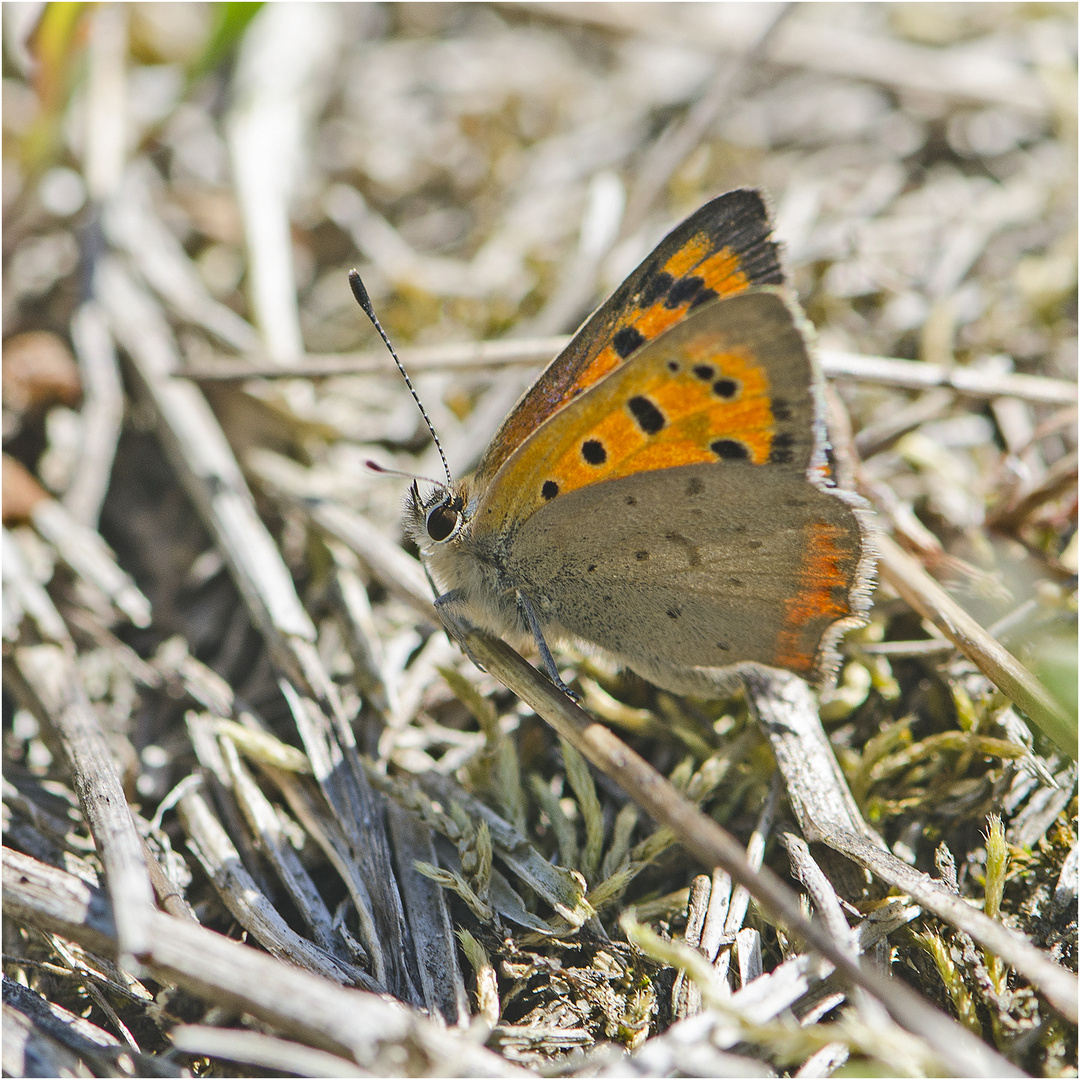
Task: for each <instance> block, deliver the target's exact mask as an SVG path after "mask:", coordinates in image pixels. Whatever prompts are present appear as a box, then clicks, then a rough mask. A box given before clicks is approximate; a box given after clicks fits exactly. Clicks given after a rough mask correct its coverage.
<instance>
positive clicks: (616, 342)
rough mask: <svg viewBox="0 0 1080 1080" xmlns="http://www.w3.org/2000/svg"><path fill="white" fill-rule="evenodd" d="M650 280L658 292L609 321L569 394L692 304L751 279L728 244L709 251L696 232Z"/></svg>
mask: <svg viewBox="0 0 1080 1080" xmlns="http://www.w3.org/2000/svg"><path fill="white" fill-rule="evenodd" d="M649 284H650V285H651V289H652V291H656V292H659V293H660V295H659V296H658V297H657V299H656V300H655V301H654V302H653V303H652V304H651V305H650V306H648V307H646V308H643V309H640V310H633V309H632V310H631V311H629V312H626V313H625V314H624V315H623V316H622V318H621V319H619V320H618V321H617V322H616V323H615V325H614V326H613V327H612V334H611V341H610V342H609V343H608V344H607V345H606V346H605V347H604V348H603V349H601V351H600V352H599V353H597V355H596V356H595V357H594V358H593V360H592V361H591V362H590V363H589V364H588V366H587V367H585V369H584V370H583V371H581V373H580V374H579V375H578V377H577V378H576V379H575V380H574V381H573V382H572V383H571V384H570V387H569V394H570V396H571V397H573V396H576V395H577V394H580V393H581V392H582V391H583V390H588V388H589V387H590V386H592V385H593V384H594V383H596V382H598V381H599V380H600V379H602V378H603V377H604V376H605V375H607V374H608V372H609V371H614V370H615V368H617V367H618V366H619V365H620V364H621V363H622V362H623V361H624V360H625V359H627V358H628V357H629V356H630V355H631V354H632V353H634V352H636V351H637V350H638V349H640V348H641V346H642V345H644V344H646V343H647V342H649V341H652V339H653V338H654V337H656V336H657V335H658V334H660V333H661V332H662V331H664V330H666V329H667V328H668V327H669V326H673V325H674V324H675V323H677V322H681V321H682V320H683V319H684V318H685V317H686V314H687V312H689V311H690V309H691V308H694V307H697V306H698V304H702V303H704V302H705V301H706V300H714V299H716V297H718V296H731V295H732V294H733V293H739V292H744V291H745V290H746V289H747V288H749V286H750V281H749V279H748V278H747V276H746V274H744V273H743V272H742V271H741V270H740V269H739V256H738V255H737V254H736V253H735V252H734V251H732V250H731V248H727V247H725V248H722V249H721V250H720V251H716V252H713V251H712V248H711V244H710V238H709V237H708V236H706V235H704V234H701V235H698V236H695V237H694V238H693V239H692V240H691V241H690V242H689V243H688V244H686V246H685V247H683V248H681V249H680V250H679V251H676V252H675V254H674V255H672V256H671V258H670V259H668V261H667V262H666V263H665V264H664V265H663V267H662V268H661V270H660V271H659V272H658V274H657V275H656V277H655V278H654V279H653V281H652V282H650V283H649Z"/></svg>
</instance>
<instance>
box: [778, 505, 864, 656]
mask: <svg viewBox="0 0 1080 1080" xmlns="http://www.w3.org/2000/svg"><path fill="white" fill-rule="evenodd" d="M848 538H849V534H848V533H847V532H846V531H845V530H844V529H841V528H840V527H839V526H837V525H829V524H827V523H826V522H823V521H815V522H811V523H810V524H809V525H808V526H807V527H806V530H805V541H806V542H805V544H804V546H803V550H804V552H805V557H804V559H803V564H802V566H801V568H800V569H799V589H798V592H796V594H795V595H794V596H792V597H791V598H789V599H788V600H786V601H785V602H784V626H783V629H782V630H781V631H780V634H779V637H778V638H777V642H776V657H775V660H774V663H775V664H776V665H777V666H778V667H784V668H788V669H789V670H791V671H794V672H797V673H798V674H800V675H807V674H811V673H812V672H813V670H814V663H815V660H816V657H817V650H818V645H819V644H820V636H821V635H820V634H814V633H812V632H811V633H808V631H809V630H811V628H812V625H813V624H815V623H816V624H817V625H819V626H820V627H822V628H824V627H825V626H828V625H831V624H832V623H834V622H836V620H837V619H842V618H843V617H844V616H845V615H850V614H851V606H850V604H849V603H848V601H847V591H848V589H849V588H850V586H851V574H850V573H849V572H848V571H847V570H846V569H845V565H846V564H848V563H849V562H850V560H851V554H852V553H851V551H850V549H849V548H848V547H846V546H844V545H842V543H841V541H843V540H845V539H848ZM840 595H843V596H844V600H843V601H840V600H838V599H837V597H838V596H840Z"/></svg>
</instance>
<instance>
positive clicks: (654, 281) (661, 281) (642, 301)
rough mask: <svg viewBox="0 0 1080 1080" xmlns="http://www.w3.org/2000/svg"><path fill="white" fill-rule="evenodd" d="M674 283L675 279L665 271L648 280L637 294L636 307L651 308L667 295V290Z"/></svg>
mask: <svg viewBox="0 0 1080 1080" xmlns="http://www.w3.org/2000/svg"><path fill="white" fill-rule="evenodd" d="M674 283H675V279H674V278H673V277H672V276H671V275H670V274H669V273H668V272H667V271H666V270H665V271H663V272H662V273H659V274H656V275H655V276H653V277H651V278H649V279H648V280H647V281H646V282H645V283H644V285H643V286H642V287H641V292H640V293H638V296H637V306H638V307H640V308H651V307H652V306H653V304H655V303H656V302H657V301H658V300H659V299H660V298H661V297H663V296H666V295H667V291H668V289H670V288H671V286H672V285H673V284H674Z"/></svg>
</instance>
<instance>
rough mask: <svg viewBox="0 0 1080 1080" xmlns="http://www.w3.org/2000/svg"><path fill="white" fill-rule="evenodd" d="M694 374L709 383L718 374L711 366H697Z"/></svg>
mask: <svg viewBox="0 0 1080 1080" xmlns="http://www.w3.org/2000/svg"><path fill="white" fill-rule="evenodd" d="M694 374H695V375H696V376H697V377H698V378H699V379H700V380H701V381H702V382H708V381H709V380H710V379H711V378H712V377H713V376H714V375H715V374H716V369H715V368H714V367H713V366H712V365H711V364H695V365H694Z"/></svg>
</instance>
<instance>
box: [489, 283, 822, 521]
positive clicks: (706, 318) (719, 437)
mask: <svg viewBox="0 0 1080 1080" xmlns="http://www.w3.org/2000/svg"><path fill="white" fill-rule="evenodd" d="M795 320H796V316H795V315H794V313H793V312H792V311H791V310H790V309H789V307H788V305H787V303H786V302H785V301H784V299H783V298H782V297H781V296H780V295H778V294H777V293H776V292H775V291H771V290H755V291H754V292H751V293H744V294H742V295H739V296H733V297H729V298H727V299H721V300H715V301H713V302H712V303H710V304H707V305H704V306H702V307H700V308H698V309H697V310H696V311H694V312H693V313H692V314H691V315H690V316H689V317H688V318H686V319H685V320H683V321H682V322H681V323H680V324H678V325H676V326H674V327H672V328H671V329H669V330H667V331H666V332H665V333H663V334H661V335H660V336H659V337H657V338H656V339H654V340H653V341H652V342H650V343H649V344H648V345H646V346H644V347H643V348H641V349H640V350H639V351H638V352H637V353H635V355H634V356H633V357H632V358H631V359H630V360H629V361H628V362H627V363H626V364H624V365H623V366H622V367H621V368H619V369H618V370H616V371H614V372H612V373H611V374H610V375H608V376H607V377H606V378H605V379H603V380H602V381H601V382H599V383H597V384H596V385H595V386H593V387H592V388H591V389H590V390H588V391H586V392H585V393H583V394H582V395H581V396H580V397H578V398H576V399H575V400H574V401H572V402H570V403H569V404H568V405H566V406H565V407H564V408H562V409H560V410H559V411H558V412H557V413H555V414H554V415H553V416H551V417H549V418H548V420H547V421H546V422H545V423H544V424H542V425H541V426H540V427H539V428H538V429H537V430H536V431H534V432H533V434H532V435H531V436H530V437H529V438H528V439H527V440H526V442H525V443H524V444H523V445H522V446H521V447H519V448H518V450H517V451H515V453H514V454H513V455H512V456H511V457H510V458H509V459H508V460H507V461H506V463H505V464H504V466H503V468H502V469H501V470H500V472H499V473H498V474H497V476H496V477H495V481H494V483H492V484H491V485H490V487H489V489H488V490H487V492H486V493H485V494H484V495H483V496H482V499H481V504H480V507H479V511H478V513H479V519H478V523H479V526H480V528H482V529H484V530H485V531H487V530H492V529H494V530H503V529H509V528H512V527H513V523H520V522H523V521H524V520H525V519H527V518H528V517H529V515H530V514H532V513H535V512H537V511H539V510H540V509H541V508H542V507H544V506H547V505H549V504H551V503H553V502H557V501H558V500H560V499H563V498H565V497H566V496H567V495H569V494H570V493H571V492H574V491H577V490H578V489H580V488H583V487H588V486H590V485H594V484H603V483H607V482H611V481H615V480H618V479H621V478H625V477H633V476H638V475H640V474H642V473H646V472H653V471H658V470H664V469H671V468H674V467H678V466H682V465H694V464H700V465H711V466H712V467H714V468H716V469H718V470H721V471H722V470H724V469H731V468H733V467H736V466H742V465H746V466H749V467H751V468H752V469H753V470H754V471H755V472H764V471H765V470H764V467H765V466H768V467H769V470H768V471H769V472H770V473H775V472H783V473H790V474H793V475H795V476H796V477H798V478H800V479H802V480H804V481H805V477H806V474H807V470H808V469H810V468H811V467H812V466H813V465H814V464H815V463H816V461H817V460H818V459H820V458H821V456H822V447H823V436H822V431H821V424H820V420H819V418H818V412H819V403H818V401H817V399H816V390H815V378H814V373H813V370H812V360H811V358H810V356H809V354H808V352H807V349H806V345H805V343H804V340H803V337H802V334H801V332H800V330H799V327H798V325H797V324H796V321H795Z"/></svg>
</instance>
